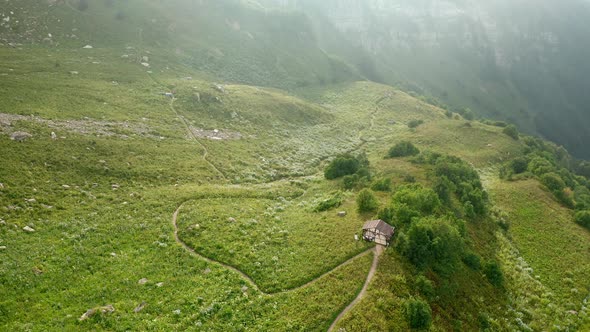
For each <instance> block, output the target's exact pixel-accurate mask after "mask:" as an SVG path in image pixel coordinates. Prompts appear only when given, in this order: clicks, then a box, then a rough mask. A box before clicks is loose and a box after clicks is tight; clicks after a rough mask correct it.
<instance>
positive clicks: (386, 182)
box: [371, 178, 391, 191]
mask: <svg viewBox="0 0 590 332" xmlns="http://www.w3.org/2000/svg"><path fill="white" fill-rule="evenodd" d="M371 189H373V190H374V191H390V190H391V179H390V178H383V179H379V180H376V181H375V182H373V185H372V186H371Z"/></svg>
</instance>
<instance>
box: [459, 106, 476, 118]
mask: <svg viewBox="0 0 590 332" xmlns="http://www.w3.org/2000/svg"><path fill="white" fill-rule="evenodd" d="M461 115H462V116H463V118H465V120H469V121H473V119H475V115H474V114H473V111H472V110H471V109H469V108H466V109H464V110H463V111H462V112H461Z"/></svg>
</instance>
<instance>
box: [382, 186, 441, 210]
mask: <svg viewBox="0 0 590 332" xmlns="http://www.w3.org/2000/svg"><path fill="white" fill-rule="evenodd" d="M392 201H393V205H394V207H399V206H403V205H406V206H408V207H410V208H412V209H413V210H415V211H418V212H420V213H421V214H422V215H429V214H432V213H434V211H435V210H436V209H437V208H439V207H440V205H441V204H440V200H439V198H438V195H437V194H436V193H435V192H434V190H432V189H429V188H424V187H422V186H421V185H419V184H413V185H405V186H402V187H400V188H399V189H398V190H397V191H396V192H395V194H393V197H392Z"/></svg>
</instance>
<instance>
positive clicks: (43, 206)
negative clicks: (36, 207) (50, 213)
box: [41, 204, 53, 210]
mask: <svg viewBox="0 0 590 332" xmlns="http://www.w3.org/2000/svg"><path fill="white" fill-rule="evenodd" d="M41 207H42V208H44V209H47V210H51V209H53V206H51V205H45V204H41Z"/></svg>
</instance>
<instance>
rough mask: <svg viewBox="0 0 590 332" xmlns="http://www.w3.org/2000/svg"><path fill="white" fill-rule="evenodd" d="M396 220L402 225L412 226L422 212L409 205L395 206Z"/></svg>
mask: <svg viewBox="0 0 590 332" xmlns="http://www.w3.org/2000/svg"><path fill="white" fill-rule="evenodd" d="M394 210H395V219H397V221H398V222H400V223H402V224H410V223H411V222H412V220H413V219H414V218H418V217H420V212H418V211H416V210H414V209H412V208H411V207H409V206H408V205H407V204H403V203H402V204H395V205H394Z"/></svg>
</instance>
